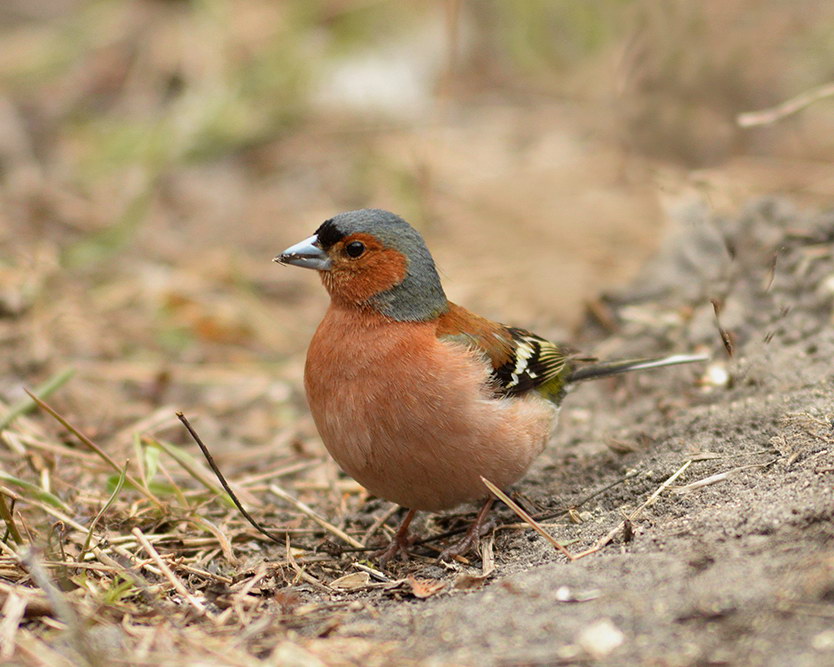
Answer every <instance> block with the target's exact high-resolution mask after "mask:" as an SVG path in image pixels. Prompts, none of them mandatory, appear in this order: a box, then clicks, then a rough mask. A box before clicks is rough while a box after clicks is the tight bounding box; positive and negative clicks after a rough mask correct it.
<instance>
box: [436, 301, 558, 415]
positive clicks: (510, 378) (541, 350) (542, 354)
mask: <svg viewBox="0 0 834 667" xmlns="http://www.w3.org/2000/svg"><path fill="white" fill-rule="evenodd" d="M437 336H438V338H441V339H443V340H451V341H455V342H458V343H462V344H464V345H466V346H467V347H469V348H470V349H473V350H476V351H478V352H479V353H481V354H482V355H483V356H484V357H485V358H486V359H487V360H488V361H489V363H490V364H491V365H492V380H493V384H494V387H495V391H496V393H497V394H499V395H503V396H514V395H517V394H523V393H524V392H527V391H530V390H532V389H537V390H538V391H540V392H541V393H542V394H543V395H545V396H546V397H548V398H550V399H552V400H559V399H561V397H562V394H563V390H564V385H565V383H566V378H567V376H568V375H569V373H570V371H571V370H572V364H570V363H569V357H568V356H567V355H566V354H565V351H563V350H562V349H560V348H559V346H557V345H556V344H555V343H551V342H550V341H549V340H545V339H544V338H541V337H540V336H536V335H535V334H532V333H530V332H529V331H525V330H524V329H517V328H514V327H508V326H505V325H503V324H499V323H498V322H492V321H490V320H488V319H486V318H483V317H480V316H479V315H475V314H474V313H471V312H469V311H468V310H466V309H465V308H461V307H460V306H457V305H455V304H453V303H450V304H449V310H448V311H447V312H446V313H444V314H443V315H441V316H440V318H439V320H438V327H437Z"/></svg>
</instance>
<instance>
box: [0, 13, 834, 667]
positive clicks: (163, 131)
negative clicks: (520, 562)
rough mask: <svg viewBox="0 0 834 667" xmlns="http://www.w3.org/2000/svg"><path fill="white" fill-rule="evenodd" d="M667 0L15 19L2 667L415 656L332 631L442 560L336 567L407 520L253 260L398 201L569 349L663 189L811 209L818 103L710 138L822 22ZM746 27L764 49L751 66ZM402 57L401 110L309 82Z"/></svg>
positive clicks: (516, 316)
mask: <svg viewBox="0 0 834 667" xmlns="http://www.w3.org/2000/svg"><path fill="white" fill-rule="evenodd" d="M663 4H665V3H655V2H640V3H625V4H624V3H621V2H616V1H614V0H611V1H608V2H604V3H598V4H597V5H596V6H595V7H591V5H588V6H587V7H585V5H583V6H582V7H581V8H578V6H576V7H574V5H575V3H535V2H533V3H509V4H508V3H480V4H479V5H477V8H475V6H476V5H475V3H458V2H449V3H446V5H445V6H444V7H440V8H438V10H437V13H435V10H434V9H431V8H428V7H423V8H421V9H412V8H405V3H403V4H400V3H385V2H374V1H371V2H357V3H351V2H341V1H338V0H328V1H321V2H314V3H311V2H282V3H276V2H269V1H266V0H263V1H260V0H258V1H254V0H246V1H245V2H244V1H229V2H194V3H185V2H172V1H168V2H163V1H162V0H130V1H125V2H109V3H102V2H85V1H80V0H79V1H76V2H61V1H58V0H54V1H47V2H40V3H35V4H33V3H28V2H24V1H22V0H14V1H10V2H5V3H3V5H4V6H3V7H2V8H0V37H2V40H3V49H2V53H0V352H2V354H1V355H0V521H1V522H2V523H0V528H2V535H0V537H1V538H2V539H0V552H1V553H0V606H2V619H0V661H2V660H15V661H18V662H20V663H24V664H31V665H41V664H48V665H62V664H67V665H71V664H91V665H96V664H103V663H108V662H109V663H125V664H136V665H141V664H176V663H178V662H182V663H184V662H190V663H192V664H193V663H198V662H203V663H209V664H211V663H223V664H242V665H248V664H252V662H253V660H255V659H259V660H265V661H266V662H267V663H268V664H284V663H292V662H299V663H305V664H317V663H319V664H320V663H342V664H344V663H361V664H385V663H386V662H387V661H390V660H391V659H393V657H397V658H398V659H402V656H401V655H400V654H399V653H398V650H399V649H398V647H397V646H396V645H393V644H387V643H380V642H378V641H376V642H374V641H370V640H365V639H363V638H360V637H340V636H339V626H340V623H342V622H343V621H344V620H345V619H346V618H348V617H350V615H351V614H353V613H355V612H356V611H357V609H362V610H367V611H368V613H370V614H372V615H373V614H377V613H378V612H377V606H378V604H377V603H379V604H381V603H382V601H385V600H389V599H391V598H411V597H415V596H416V597H429V596H431V595H433V594H434V593H435V592H436V591H438V590H440V589H439V588H437V582H436V581H425V580H424V579H421V578H417V577H418V576H419V575H420V573H421V570H422V568H423V567H424V565H425V564H426V563H429V562H431V556H432V554H434V553H436V552H437V551H439V549H438V548H437V544H435V543H429V544H426V545H425V546H424V547H423V549H424V551H421V552H420V553H421V554H422V555H420V556H418V557H417V559H416V560H415V561H414V562H412V563H411V564H410V565H409V566H408V567H406V566H400V565H397V566H396V567H395V569H394V571H393V572H389V573H382V572H379V571H378V570H377V569H376V568H375V567H373V564H372V563H371V562H369V561H367V560H365V554H364V553H363V552H361V551H350V549H357V548H358V547H359V546H361V545H377V544H380V543H382V542H384V541H385V539H386V537H387V536H388V535H389V534H390V533H391V528H390V525H391V524H393V523H394V522H395V519H396V517H395V516H394V509H393V508H391V507H390V506H389V505H388V504H387V503H384V502H381V501H379V500H376V499H372V498H369V497H368V496H367V494H366V493H365V491H364V490H363V489H362V488H361V487H359V486H358V485H357V484H355V483H353V482H352V481H350V480H348V479H346V478H344V477H343V476H341V475H340V474H339V472H338V470H337V469H336V467H335V465H334V464H333V463H332V461H331V460H330V459H329V458H328V457H327V456H326V454H325V452H324V450H323V447H322V445H321V443H320V441H319V440H318V438H317V436H316V434H315V431H314V429H313V427H312V423H311V421H310V419H309V416H308V415H307V412H306V408H305V406H304V401H303V398H302V397H301V394H300V377H301V367H302V356H303V350H304V347H305V345H306V341H307V340H308V339H309V335H310V332H311V330H312V327H313V326H314V324H315V321H316V318H317V317H318V315H319V314H320V312H321V309H322V306H323V303H324V296H323V294H322V293H321V291H320V290H319V289H318V286H317V285H315V284H314V281H313V280H312V279H310V276H308V275H301V273H302V272H291V271H282V270H281V269H279V268H276V267H274V266H272V265H271V264H270V262H269V260H270V258H271V257H272V256H273V255H274V254H275V252H276V251H278V250H280V249H281V248H282V247H284V246H286V245H288V244H289V243H290V242H293V241H296V240H298V238H301V237H302V236H304V235H306V234H307V233H309V231H310V229H311V228H312V227H314V226H315V225H316V224H317V223H318V222H319V221H320V220H321V219H324V218H325V217H327V216H329V215H331V214H332V213H333V212H334V211H336V210H339V209H345V208H350V207H354V206H358V205H366V204H370V203H373V204H376V205H382V206H387V207H390V208H393V209H395V210H397V211H400V212H402V213H404V214H406V215H407V216H408V217H409V218H410V219H411V220H413V221H414V222H415V224H417V225H418V226H419V227H420V228H421V229H422V230H423V231H424V232H425V234H426V236H427V237H428V238H429V239H430V242H431V245H432V247H433V248H434V249H435V250H436V255H437V256H438V258H439V260H440V264H441V268H443V269H444V270H445V275H444V279H445V280H446V282H447V284H448V285H449V286H450V293H451V294H452V295H453V296H454V297H455V298H456V299H458V300H461V301H464V302H466V303H467V305H470V306H472V307H473V308H475V309H477V310H481V311H483V312H484V313H485V314H487V315H494V316H497V317H498V316H500V317H501V318H503V319H506V320H508V321H512V322H517V323H519V324H522V325H527V326H537V327H539V328H542V329H543V330H542V333H545V334H548V333H553V334H561V335H566V334H567V332H568V331H569V330H570V329H571V328H573V327H574V326H576V325H577V324H578V322H579V320H580V318H581V313H582V304H583V303H584V302H585V301H586V300H587V299H589V298H591V297H593V296H595V295H596V294H597V293H598V292H599V290H600V289H602V288H605V287H610V286H612V285H617V284H620V283H622V282H623V281H625V280H627V279H628V278H629V277H630V276H631V275H633V274H634V272H635V271H636V270H637V268H638V267H639V266H640V265H641V264H642V262H643V260H644V259H645V257H647V256H648V255H649V254H650V253H651V251H652V249H653V248H654V247H655V245H656V243H657V237H658V235H659V230H660V229H661V228H662V220H663V211H664V207H665V206H667V205H669V202H670V201H677V196H678V195H679V194H680V193H682V192H684V193H688V192H692V191H697V192H700V193H702V194H703V193H706V195H707V197H708V198H709V199H710V201H711V203H713V204H714V205H715V206H716V207H719V208H720V207H721V206H722V205H724V204H726V205H727V206H731V205H734V204H735V203H737V202H738V201H739V200H741V199H746V198H747V197H748V196H749V195H751V194H755V193H758V192H762V191H771V190H779V189H790V190H791V191H792V192H794V193H795V194H797V195H798V196H799V197H804V198H805V200H806V201H819V200H823V199H829V198H830V196H831V195H832V192H833V191H834V190H832V188H833V187H834V186H832V184H834V178H832V171H831V165H830V163H829V162H824V161H822V160H820V158H821V156H822V155H823V154H825V151H827V150H830V148H831V146H830V145H828V144H826V143H825V141H822V140H821V139H820V137H831V136H834V133H832V132H830V118H828V117H827V116H825V115H824V114H822V113H820V112H819V111H818V108H817V107H815V108H814V109H812V110H809V112H808V115H807V116H800V117H799V118H798V119H793V120H792V121H790V122H788V123H787V124H786V125H784V126H777V127H773V128H768V129H767V130H763V131H762V132H767V133H768V134H766V135H765V134H755V135H752V134H744V133H743V132H742V130H740V129H739V128H735V127H734V126H732V122H731V121H732V118H733V116H734V114H735V113H738V112H740V111H746V110H749V109H752V108H758V107H760V106H766V105H768V104H773V103H776V102H778V101H781V100H782V99H787V98H789V97H790V96H791V95H793V94H795V93H796V92H798V91H799V90H802V89H805V88H808V87H810V86H811V85H813V84H816V83H821V82H822V81H823V79H822V78H821V77H823V76H825V75H826V74H827V73H828V72H827V70H826V69H825V68H827V66H828V64H827V61H825V59H824V58H820V57H819V55H818V51H817V50H816V49H815V44H817V43H818V42H819V41H820V40H822V37H821V36H820V34H821V33H822V32H825V31H824V30H823V27H824V26H826V25H828V26H830V25H831V23H832V22H834V16H832V15H831V12H830V11H825V10H824V9H823V8H822V4H821V3H820V6H819V7H818V8H816V9H815V10H814V11H813V12H810V13H806V14H802V13H801V10H799V9H797V10H795V11H792V12H789V11H786V10H784V9H782V8H781V7H782V5H783V3H777V2H774V3H764V4H765V5H766V7H763V8H762V9H761V11H757V12H753V14H752V15H750V14H744V10H745V8H746V9H748V10H749V9H750V5H751V4H754V3H751V2H749V0H748V1H747V2H744V1H742V0H737V1H736V2H733V3H713V4H715V6H712V5H710V6H709V7H708V8H707V10H705V11H706V13H705V14H704V15H703V16H700V17H699V16H696V15H693V14H691V13H689V11H683V9H681V8H680V7H679V8H678V9H677V10H675V11H674V12H670V13H665V11H664V10H662V9H661V7H662V6H663ZM678 4H679V5H680V3H678ZM707 4H708V5H709V3H707ZM719 4H720V7H729V9H721V8H720V7H719ZM680 6H681V7H683V5H680ZM811 14H812V15H811ZM743 16H748V18H749V17H750V16H752V18H751V19H750V20H745V21H742V20H741V18H742V17H743ZM754 19H755V20H754ZM800 19H801V20H800ZM740 22H741V23H744V25H745V26H746V29H745V31H743V32H742V33H740V37H739V41H738V43H737V46H739V45H740V46H739V48H738V49H735V50H734V49H733V48H732V47H733V45H732V44H727V43H726V42H727V41H728V40H727V39H726V35H727V34H735V33H733V31H732V30H728V29H727V27H728V26H735V25H738V24H739V23H740ZM395 25H403V26H405V27H404V28H403V29H402V31H401V32H397V31H393V32H394V34H389V33H391V32H392V28H391V26H395ZM693 25H697V28H698V30H697V31H695V32H692V31H691V30H690V28H691V27H692V26H693ZM566 26H567V29H566V28H565V27H566ZM559 30H565V34H564V35H563V38H562V39H558V40H554V39H553V38H552V36H553V34H554V31H557V32H558V31H559ZM790 31H792V33H791V37H790V39H788V37H787V35H788V33H789V32H790ZM825 34H826V35H827V33H825ZM681 35H692V36H693V37H692V39H697V40H703V42H704V43H719V44H720V47H721V48H720V49H718V50H717V51H716V50H714V49H711V48H701V46H700V42H699V44H698V48H689V47H691V46H692V42H687V41H686V40H685V39H683V38H682V37H681ZM754 38H759V41H764V42H766V43H769V44H771V46H773V47H774V48H772V49H769V50H768V54H767V57H764V56H761V55H760V54H752V55H744V54H743V53H742V52H743V51H744V49H743V48H742V47H744V46H745V45H748V44H750V43H751V42H754V41H755V39H754ZM392 45H393V46H392ZM400 51H403V52H407V54H408V58H409V59H410V61H411V62H412V63H416V66H415V67H416V69H415V70H414V71H416V72H417V74H418V75H419V76H416V75H415V76H416V79H415V80H416V81H417V84H415V85H416V87H415V88H414V89H413V90H412V89H403V90H402V91H400V93H401V94H400V96H399V98H397V99H395V100H393V101H391V100H390V99H388V98H387V97H385V96H382V97H380V98H379V99H376V98H374V99H376V102H374V103H373V104H370V106H368V107H362V106H361V105H360V106H359V107H358V108H356V107H352V106H350V105H348V104H344V105H342V104H334V103H333V97H332V93H331V96H330V97H328V96H327V95H325V94H324V93H327V92H328V88H327V86H328V85H331V84H332V89H338V85H337V84H338V81H339V76H341V74H340V72H342V74H343V71H342V68H343V67H345V66H346V65H351V66H356V64H357V63H359V64H361V63H362V62H363V58H364V57H365V55H366V54H367V53H368V52H370V53H372V54H376V55H377V56H378V60H383V61H386V60H392V61H396V58H393V57H391V58H389V57H388V56H389V55H390V54H392V53H394V54H397V53H399V52H400ZM380 54H382V57H381V58H380V57H379V56H380ZM710 54H718V55H715V57H714V58H712V59H711V57H710ZM786 54H787V55H786ZM815 54H817V55H815ZM719 56H720V57H719ZM751 60H753V61H755V65H756V66H755V67H752V66H750V67H748V65H750V63H751ZM777 65H778V66H777ZM351 71H354V72H355V70H351ZM796 71H798V72H800V73H801V76H800V77H798V78H797V79H792V78H791V72H796ZM408 72H410V73H413V71H412V70H408ZM387 76H391V73H390V71H389V72H388V73H387ZM394 76H395V77H396V76H399V75H398V74H397V72H396V71H395V72H394ZM409 76H410V74H409ZM421 77H422V78H421ZM405 78H408V77H405ZM409 80H410V79H409ZM421 82H422V83H421ZM332 89H331V90H332ZM409 91H411V92H409ZM763 91H767V92H768V94H764V92H763ZM377 92H379V91H377ZM407 94H408V95H414V97H408V96H407ZM371 97H373V96H371ZM402 99H406V101H409V104H408V105H403V104H402ZM825 104H826V103H825V102H821V103H820V104H819V105H818V107H822V106H824V105H825ZM693 119H694V120H693ZM728 122H729V125H727V123H728ZM716 128H717V129H716ZM649 130H651V132H649ZM658 137H660V138H658ZM658 155H659V156H661V159H657V158H656V157H652V156H658ZM762 156H765V157H762ZM724 158H727V159H728V160H730V162H729V165H730V166H729V168H724V167H723V165H722V167H721V168H716V167H715V165H716V164H717V163H720V161H721V160H722V159H724ZM703 165H710V169H709V170H703V171H700V172H697V173H694V174H693V173H690V172H689V171H687V169H689V168H690V167H695V166H703ZM798 167H801V169H799V168H798ZM798 174H801V177H800V176H798ZM809 261H810V260H809ZM531 267H532V268H531ZM534 269H535V270H534ZM485 284H488V285H490V289H489V290H484V289H483V286H484V285H485ZM554 286H555V287H554ZM554 292H558V295H559V298H558V299H555V298H554ZM24 388H28V389H31V390H32V391H33V393H34V394H35V395H36V396H38V397H39V398H41V399H43V400H45V401H46V402H47V403H48V404H49V405H50V406H53V408H54V412H55V415H58V416H60V418H61V419H56V417H55V416H51V415H50V414H48V412H47V411H44V410H38V409H36V405H35V403H34V402H33V401H31V400H30V399H29V398H28V397H27V395H26V394H25V393H24ZM178 410H183V411H184V412H185V413H186V414H187V415H188V416H189V417H190V418H191V419H192V421H193V422H194V424H195V426H196V428H197V430H198V431H199V432H200V434H201V436H202V437H203V438H204V439H205V440H206V442H207V443H208V445H209V447H210V448H211V450H212V452H213V453H214V456H215V457H216V459H217V461H218V464H219V465H220V467H221V468H222V469H223V471H224V472H225V474H226V476H227V477H228V479H229V481H230V483H231V486H232V488H233V489H234V491H235V493H236V494H237V495H238V496H239V497H240V499H241V501H242V502H243V503H244V505H245V506H246V507H247V508H248V509H249V511H251V512H252V514H253V515H254V516H255V518H256V519H257V520H258V521H259V522H261V523H262V524H264V525H265V526H266V527H267V528H268V529H269V531H270V532H271V533H273V534H274V535H275V536H277V537H278V538H279V541H280V542H281V544H277V545H276V544H275V543H274V542H272V541H270V540H269V539H268V538H266V537H264V536H263V535H261V534H259V533H258V532H257V531H255V530H254V529H253V528H252V527H251V526H249V524H248V523H246V522H245V521H244V520H243V519H242V517H241V516H240V514H239V513H238V511H237V510H236V509H235V508H234V506H233V505H232V503H231V502H230V500H229V498H228V497H227V495H226V494H225V492H224V491H223V490H222V488H220V485H219V484H218V482H217V480H216V479H215V477H214V476H213V475H212V473H211V471H210V470H209V469H208V468H207V466H206V465H205V464H204V462H203V461H202V459H201V457H200V455H199V451H198V450H197V448H196V447H195V446H194V445H193V443H192V442H191V440H190V439H189V438H188V436H187V434H186V432H185V431H184V429H183V428H182V425H181V424H180V423H179V421H178V420H177V418H176V412H177V411H178ZM795 421H796V428H805V429H811V430H813V432H814V433H817V430H819V429H818V427H819V428H820V429H821V428H822V427H821V426H819V425H818V424H814V423H811V422H810V421H803V420H802V419H801V418H800V416H797V417H796V419H795ZM821 432H822V431H820V433H821ZM820 437H822V436H820ZM450 528H451V529H455V528H457V524H456V522H455V518H454V517H451V518H450V517H446V518H440V519H434V520H432V521H431V522H429V523H428V524H427V525H426V526H425V527H424V529H425V530H426V531H427V533H429V534H440V533H443V532H444V531H446V530H447V529H450ZM518 528H519V526H518V525H515V526H514V527H513V529H514V530H515V529H518ZM549 529H550V526H549ZM492 544H493V543H492V540H491V539H488V540H485V542H484V544H483V545H482V549H483V551H482V554H483V556H484V558H483V562H482V565H483V568H482V569H475V570H472V571H471V572H468V574H466V575H464V576H466V577H469V579H466V580H458V585H459V586H460V588H461V589H463V588H464V587H466V586H469V587H473V588H476V587H478V586H481V585H483V582H484V581H485V580H486V578H487V577H488V576H490V575H491V573H492V571H493V565H491V564H492V563H493V561H492V556H491V553H492V552H491V549H492ZM406 575H411V578H408V577H407V576H406ZM446 584H447V585H449V586H454V585H456V584H453V583H449V582H446Z"/></svg>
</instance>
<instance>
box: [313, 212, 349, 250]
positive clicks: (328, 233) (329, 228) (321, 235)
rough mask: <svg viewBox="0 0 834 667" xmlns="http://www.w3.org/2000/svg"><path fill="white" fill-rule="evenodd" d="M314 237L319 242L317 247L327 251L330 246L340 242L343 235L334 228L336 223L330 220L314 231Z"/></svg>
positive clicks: (339, 230)
mask: <svg viewBox="0 0 834 667" xmlns="http://www.w3.org/2000/svg"><path fill="white" fill-rule="evenodd" d="M316 237H317V238H318V240H319V245H320V246H321V247H322V248H324V249H325V250H327V249H328V248H329V247H330V246H332V245H335V244H336V243H338V242H339V241H341V240H342V239H343V238H344V237H345V233H344V232H343V231H342V230H341V229H339V228H338V227H337V226H336V223H335V222H334V221H333V219H332V218H331V219H330V220H325V221H324V222H323V223H321V225H320V226H319V228H318V229H317V230H316Z"/></svg>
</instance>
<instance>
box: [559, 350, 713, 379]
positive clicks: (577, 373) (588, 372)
mask: <svg viewBox="0 0 834 667" xmlns="http://www.w3.org/2000/svg"><path fill="white" fill-rule="evenodd" d="M707 359H709V357H708V356H706V355H704V354H673V355H672V356H670V357H659V358H656V359H628V360H624V361H601V362H599V363H594V364H590V365H588V366H581V367H579V368H577V369H575V370H574V371H573V372H572V373H571V374H570V375H569V376H568V382H580V381H581V380H594V379H596V378H603V377H608V376H609V375H617V374H619V373H629V372H631V371H642V370H646V369H649V368H662V367H663V366H676V365H677V364H692V363H695V362H696V361H706V360H707Z"/></svg>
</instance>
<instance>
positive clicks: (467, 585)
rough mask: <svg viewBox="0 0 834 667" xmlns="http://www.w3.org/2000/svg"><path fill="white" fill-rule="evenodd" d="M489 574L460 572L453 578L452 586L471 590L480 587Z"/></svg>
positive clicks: (456, 588) (460, 589) (461, 589)
mask: <svg viewBox="0 0 834 667" xmlns="http://www.w3.org/2000/svg"><path fill="white" fill-rule="evenodd" d="M487 579H489V575H486V576H484V575H475V574H461V575H459V576H458V577H457V578H456V579H455V584H454V588H455V590H458V591H471V590H475V589H477V588H481V587H482V586H483V585H484V584H485V583H486V580H487Z"/></svg>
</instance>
